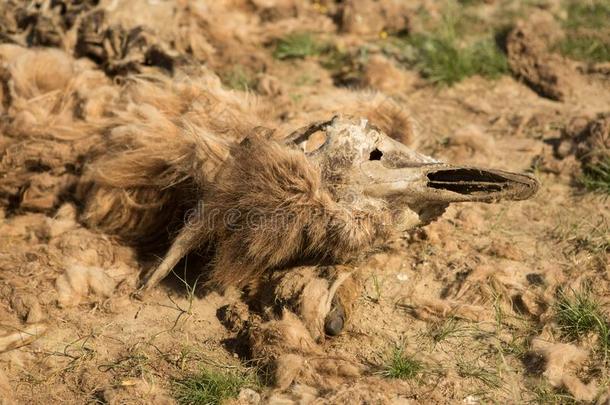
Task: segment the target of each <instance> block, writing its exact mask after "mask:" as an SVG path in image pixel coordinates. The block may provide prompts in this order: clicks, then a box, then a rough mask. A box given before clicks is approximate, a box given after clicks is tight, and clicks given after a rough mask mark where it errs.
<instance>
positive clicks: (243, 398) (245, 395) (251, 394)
mask: <svg viewBox="0 0 610 405" xmlns="http://www.w3.org/2000/svg"><path fill="white" fill-rule="evenodd" d="M237 399H238V400H239V403H240V404H248V405H257V404H259V403H260V402H261V396H260V394H259V393H258V392H256V391H254V390H253V389H250V388H243V389H242V390H241V391H239V396H238V397H237Z"/></svg>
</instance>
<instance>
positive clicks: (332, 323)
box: [324, 300, 345, 336]
mask: <svg viewBox="0 0 610 405" xmlns="http://www.w3.org/2000/svg"><path fill="white" fill-rule="evenodd" d="M344 326H345V310H344V309H343V305H341V304H340V303H339V302H338V301H336V300H333V304H332V307H331V309H330V312H329V313H328V315H326V319H325V320H324V332H325V333H326V334H327V335H328V336H337V335H338V334H339V333H341V331H342V330H343V327H344Z"/></svg>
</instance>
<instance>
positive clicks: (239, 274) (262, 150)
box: [199, 136, 387, 286]
mask: <svg viewBox="0 0 610 405" xmlns="http://www.w3.org/2000/svg"><path fill="white" fill-rule="evenodd" d="M201 203H202V204H203V217H202V223H201V224H200V226H201V228H200V230H199V233H200V235H202V237H203V238H204V240H203V241H202V242H208V243H213V244H214V246H215V248H216V256H215V258H214V260H213V269H212V272H211V279H212V281H213V282H214V283H216V284H217V285H221V286H227V285H237V286H244V285H246V284H248V283H251V282H253V281H255V280H256V279H257V278H258V277H259V276H260V275H261V274H262V273H263V272H264V271H265V270H267V269H272V268H277V267H281V266H284V265H286V264H288V263H291V262H294V261H295V260H297V259H301V260H304V259H307V258H315V259H317V260H319V261H325V260H327V261H331V262H337V261H345V260H347V259H349V258H352V257H354V256H357V255H358V253H359V252H361V251H362V250H366V249H367V248H368V247H369V246H370V245H371V244H372V243H373V242H374V241H375V240H376V239H377V238H379V237H381V236H383V235H385V234H386V233H387V230H386V229H384V226H383V221H384V219H387V218H386V217H385V215H386V214H384V213H383V212H379V213H377V214H375V215H365V214H367V213H360V215H359V213H358V212H357V211H355V210H353V209H351V207H348V206H346V205H343V204H341V203H339V202H337V201H335V200H334V199H333V198H332V196H331V194H330V193H329V192H328V191H327V190H326V189H325V187H324V186H323V185H322V183H321V174H320V172H319V170H317V169H316V168H314V166H312V165H311V163H310V162H309V161H308V160H307V159H306V157H305V156H304V155H303V153H301V152H299V151H296V150H292V149H291V148H289V147H287V146H284V145H281V144H279V143H277V142H274V141H271V140H267V139H264V138H263V137H261V136H254V137H251V138H248V139H246V140H245V141H244V142H243V143H242V144H241V145H239V146H236V147H234V148H233V149H232V154H231V159H230V160H229V161H228V162H226V163H225V167H223V169H222V171H221V173H219V176H218V178H217V179H216V181H215V182H214V184H211V185H210V191H209V193H206V198H204V200H203V201H202V202H201ZM235 215H236V216H238V217H237V218H235V219H234V220H232V221H231V223H227V221H225V220H223V219H226V218H229V217H231V216H235ZM212 216H213V217H212ZM210 225H211V227H209V228H208V226H210Z"/></svg>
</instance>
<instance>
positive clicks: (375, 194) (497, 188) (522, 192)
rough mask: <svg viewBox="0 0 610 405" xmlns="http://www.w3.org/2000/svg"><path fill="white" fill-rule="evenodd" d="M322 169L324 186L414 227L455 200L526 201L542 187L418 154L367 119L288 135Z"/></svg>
mask: <svg viewBox="0 0 610 405" xmlns="http://www.w3.org/2000/svg"><path fill="white" fill-rule="evenodd" d="M289 141H290V142H294V143H295V144H297V145H298V146H299V147H300V148H301V149H302V150H303V151H304V153H305V154H306V155H307V157H308V159H309V160H310V161H311V162H313V163H314V164H316V165H318V166H319V168H320V170H321V173H322V176H323V181H324V184H325V186H326V187H327V188H328V189H329V190H330V191H331V192H332V193H333V194H334V196H335V198H336V199H337V200H338V201H347V202H348V203H350V204H351V205H352V206H354V207H360V208H363V209H365V208H366V207H367V206H369V207H377V208H391V209H394V210H399V211H400V212H401V214H402V215H401V217H400V219H399V222H400V224H397V226H399V227H403V228H404V229H410V228H413V227H416V226H418V225H422V224H425V223H428V222H430V221H431V220H433V219H434V218H436V217H438V216H439V215H441V214H442V213H443V211H444V209H445V208H446V207H447V206H448V205H449V203H452V202H468V201H473V202H475V201H478V202H496V201H499V200H502V199H507V200H525V199H528V198H530V197H531V196H532V195H534V193H535V192H536V190H537V189H538V181H537V180H536V179H535V178H534V177H532V176H530V175H527V174H516V173H511V172H506V171H502V170H495V169H484V168H480V167H471V166H455V165H449V164H446V163H442V162H439V161H437V160H435V159H433V158H431V157H429V156H426V155H423V154H421V153H418V152H415V151H413V150H411V149H410V148H408V147H407V146H406V145H404V144H402V143H400V142H397V141H395V140H393V139H392V138H390V137H389V136H387V135H385V134H384V133H383V132H382V131H381V130H380V129H378V128H376V127H375V126H374V125H372V124H371V123H369V122H368V121H367V120H366V119H364V118H351V117H341V116H337V117H334V118H333V119H332V120H330V121H326V122H322V123H316V124H313V125H311V126H309V127H307V128H304V129H301V130H299V131H297V132H295V133H294V134H293V135H291V136H290V137H289Z"/></svg>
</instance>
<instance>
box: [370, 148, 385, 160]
mask: <svg viewBox="0 0 610 405" xmlns="http://www.w3.org/2000/svg"><path fill="white" fill-rule="evenodd" d="M382 156H383V152H382V151H380V150H379V149H377V148H375V149H374V150H373V151H372V152H371V154H370V155H369V160H381V157H382Z"/></svg>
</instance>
